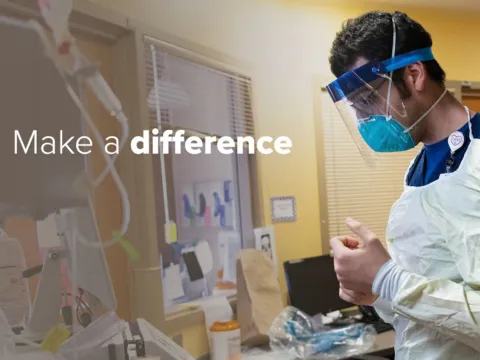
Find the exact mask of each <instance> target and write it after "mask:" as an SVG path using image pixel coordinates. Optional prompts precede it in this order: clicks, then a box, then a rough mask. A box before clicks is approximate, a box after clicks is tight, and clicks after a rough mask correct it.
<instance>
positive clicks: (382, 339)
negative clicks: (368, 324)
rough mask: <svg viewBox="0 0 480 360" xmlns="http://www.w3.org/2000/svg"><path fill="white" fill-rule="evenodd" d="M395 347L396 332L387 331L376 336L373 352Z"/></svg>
mask: <svg viewBox="0 0 480 360" xmlns="http://www.w3.org/2000/svg"><path fill="white" fill-rule="evenodd" d="M394 346H395V331H393V330H390V331H385V332H384V333H381V334H377V335H376V336H375V344H374V345H373V348H372V350H371V352H376V351H382V350H388V349H392V348H393V347H394Z"/></svg>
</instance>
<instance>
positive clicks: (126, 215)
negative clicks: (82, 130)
mask: <svg viewBox="0 0 480 360" xmlns="http://www.w3.org/2000/svg"><path fill="white" fill-rule="evenodd" d="M67 91H68V92H69V94H70V96H71V97H72V99H73V101H74V102H75V103H76V105H77V106H78V108H79V110H80V112H81V113H82V116H83V117H84V119H85V121H86V122H87V124H88V125H89V126H90V127H91V128H92V130H93V134H94V136H95V140H96V141H97V142H98V143H99V144H100V146H102V147H103V148H105V143H104V141H103V139H102V136H101V135H100V132H99V131H98V128H97V127H96V126H95V124H94V123H93V121H92V119H91V118H90V115H89V114H88V112H87V111H86V109H85V108H84V106H83V104H82V103H81V101H80V99H79V98H78V96H77V94H76V93H75V91H74V90H73V89H72V87H71V86H70V85H68V84H67ZM101 153H102V156H103V158H104V160H105V163H106V165H107V168H109V169H110V173H111V175H112V178H113V180H114V182H115V184H116V185H117V188H118V191H119V192H120V196H121V198H122V203H123V206H122V208H123V209H122V210H123V214H122V217H123V221H122V228H121V230H120V232H121V234H122V235H125V233H126V232H127V229H128V225H129V223H130V202H129V200H128V193H127V189H126V188H125V185H124V184H123V182H122V180H121V178H120V176H119V174H118V172H117V169H116V168H115V166H114V165H113V161H112V159H111V157H110V156H109V155H108V154H107V153H105V151H101ZM78 239H79V240H80V242H81V243H82V244H83V245H85V246H90V247H103V248H107V247H110V246H112V245H114V244H116V242H117V241H116V239H112V240H110V241H107V242H102V243H98V244H97V243H92V242H87V241H85V240H84V239H83V238H82V236H79V237H78Z"/></svg>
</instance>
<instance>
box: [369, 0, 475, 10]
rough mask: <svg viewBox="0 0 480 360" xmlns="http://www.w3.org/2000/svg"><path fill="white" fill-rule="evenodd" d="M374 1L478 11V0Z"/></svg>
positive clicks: (377, 0)
mask: <svg viewBox="0 0 480 360" xmlns="http://www.w3.org/2000/svg"><path fill="white" fill-rule="evenodd" d="M372 2H373V1H372ZM375 2H377V3H382V4H391V5H410V6H422V7H425V8H431V9H440V8H444V9H452V10H458V11H473V10H476V11H480V1H479V0H375Z"/></svg>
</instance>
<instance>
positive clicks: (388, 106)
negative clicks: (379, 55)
mask: <svg viewBox="0 0 480 360" xmlns="http://www.w3.org/2000/svg"><path fill="white" fill-rule="evenodd" d="M392 25H393V44H392V59H393V58H394V57H395V48H396V47H397V27H396V25H395V18H394V17H393V15H392ZM392 83H393V70H392V71H390V79H389V82H388V92H387V109H386V110H387V112H386V113H387V117H388V118H390V117H391V115H390V95H391V92H392Z"/></svg>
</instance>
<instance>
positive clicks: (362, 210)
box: [321, 91, 419, 244]
mask: <svg viewBox="0 0 480 360" xmlns="http://www.w3.org/2000/svg"><path fill="white" fill-rule="evenodd" d="M321 97H322V101H321V109H322V127H323V134H324V135H323V139H322V140H323V151H324V160H325V169H324V171H325V173H324V177H325V195H326V199H325V200H326V202H327V206H326V207H325V208H326V209H327V213H328V214H325V215H326V216H325V217H324V219H322V220H323V221H322V224H324V225H326V226H327V227H328V236H329V239H330V238H332V237H335V236H338V235H348V234H350V231H349V230H348V228H347V227H346V225H345V219H346V218H347V217H351V218H354V219H356V220H358V221H360V222H362V223H363V224H365V225H366V226H367V227H368V228H370V229H371V230H372V231H374V232H375V233H376V234H377V236H378V237H379V239H380V240H381V241H382V242H383V243H384V244H385V240H386V239H385V232H386V226H387V222H388V217H389V213H390V209H391V207H392V205H393V204H394V203H395V201H396V200H397V199H398V198H399V197H400V195H401V193H402V192H403V188H404V179H405V173H406V171H407V169H408V166H409V165H410V162H411V160H412V159H413V158H414V157H415V156H416V154H417V153H418V151H419V150H418V149H413V150H410V151H408V152H400V153H391V154H388V155H386V156H385V155H383V156H385V159H383V161H382V162H381V163H379V164H378V165H377V166H371V165H368V164H367V163H366V161H365V160H364V159H363V158H362V156H361V154H360V152H359V151H358V148H357V145H356V144H355V142H354V140H353V139H352V137H351V135H350V133H349V131H348V129H347V127H346V125H345V123H344V121H343V120H342V118H341V117H340V114H339V113H338V111H337V109H336V107H335V105H334V104H333V102H332V100H331V99H330V96H329V95H328V93H327V92H326V91H322V92H321ZM322 216H324V215H322ZM324 233H325V232H324Z"/></svg>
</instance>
